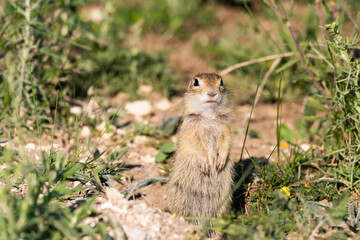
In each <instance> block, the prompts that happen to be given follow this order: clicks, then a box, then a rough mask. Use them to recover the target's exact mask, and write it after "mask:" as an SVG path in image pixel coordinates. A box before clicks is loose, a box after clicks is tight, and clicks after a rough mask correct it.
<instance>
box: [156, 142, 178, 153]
mask: <svg viewBox="0 0 360 240" xmlns="http://www.w3.org/2000/svg"><path fill="white" fill-rule="evenodd" d="M175 150H176V145H175V143H173V142H168V143H165V144H164V145H162V146H161V148H160V151H162V152H164V153H168V154H170V153H173V152H175Z"/></svg>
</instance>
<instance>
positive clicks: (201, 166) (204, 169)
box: [198, 162, 209, 175]
mask: <svg viewBox="0 0 360 240" xmlns="http://www.w3.org/2000/svg"><path fill="white" fill-rule="evenodd" d="M198 166H199V169H200V171H201V172H202V173H204V174H206V175H207V174H209V164H208V163H207V162H200V163H199V164H198Z"/></svg>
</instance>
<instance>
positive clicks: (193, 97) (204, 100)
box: [167, 73, 233, 236]
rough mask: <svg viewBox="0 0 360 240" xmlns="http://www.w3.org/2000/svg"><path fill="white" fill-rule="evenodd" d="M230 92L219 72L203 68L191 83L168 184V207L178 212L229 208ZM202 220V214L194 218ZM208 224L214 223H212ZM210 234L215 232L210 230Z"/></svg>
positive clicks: (218, 213)
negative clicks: (226, 88)
mask: <svg viewBox="0 0 360 240" xmlns="http://www.w3.org/2000/svg"><path fill="white" fill-rule="evenodd" d="M230 112H231V108H230V106H229V94H228V92H227V91H226V90H225V88H224V84H223V80H222V78H221V76H219V75H217V74H215V73H201V74H198V75H196V76H195V77H194V78H193V79H192V80H191V81H190V83H189V86H188V90H187V92H186V93H185V96H184V112H183V116H182V123H181V125H180V127H179V130H178V143H177V150H176V153H175V156H174V161H173V168H172V171H171V173H170V181H169V183H168V187H167V208H168V210H169V211H170V212H171V213H173V214H176V215H178V216H184V217H218V216H221V215H222V214H223V213H224V212H226V211H228V210H229V208H230V205H231V199H230V197H229V195H230V192H231V188H232V184H233V179H232V175H233V163H232V162H231V161H229V159H228V154H229V149H230V145H231V130H230ZM191 222H192V223H194V224H198V225H199V224H203V222H204V221H203V220H193V221H191ZM210 225H212V224H211V223H210ZM208 235H210V236H214V235H217V233H215V232H213V231H209V232H208Z"/></svg>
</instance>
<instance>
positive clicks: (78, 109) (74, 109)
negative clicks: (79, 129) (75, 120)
mask: <svg viewBox="0 0 360 240" xmlns="http://www.w3.org/2000/svg"><path fill="white" fill-rule="evenodd" d="M70 112H71V113H72V114H75V115H80V114H81V112H82V109H81V107H79V106H74V107H71V108H70Z"/></svg>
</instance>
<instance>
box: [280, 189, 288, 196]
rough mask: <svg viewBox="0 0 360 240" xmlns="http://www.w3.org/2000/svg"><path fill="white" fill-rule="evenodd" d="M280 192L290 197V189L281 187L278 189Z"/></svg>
mask: <svg viewBox="0 0 360 240" xmlns="http://www.w3.org/2000/svg"><path fill="white" fill-rule="evenodd" d="M280 191H282V192H284V193H286V195H288V196H289V197H290V188H288V187H282V188H281V189H280Z"/></svg>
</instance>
